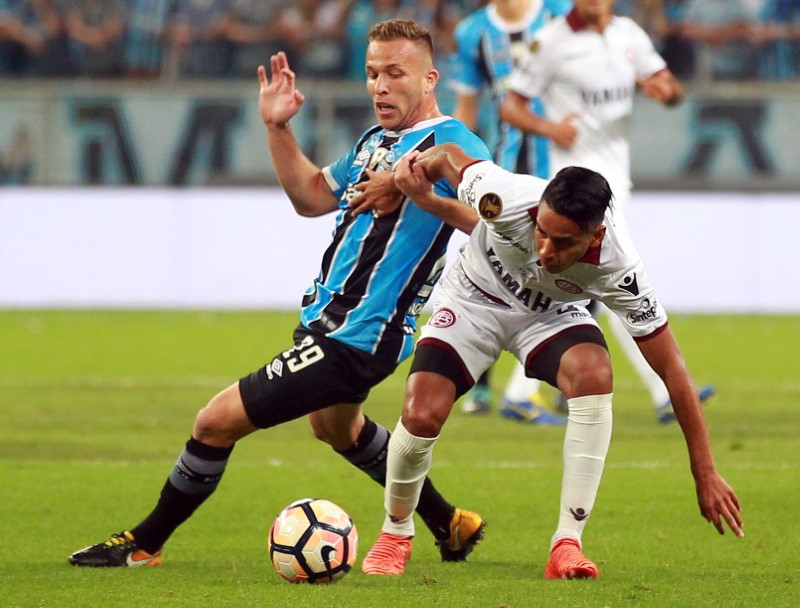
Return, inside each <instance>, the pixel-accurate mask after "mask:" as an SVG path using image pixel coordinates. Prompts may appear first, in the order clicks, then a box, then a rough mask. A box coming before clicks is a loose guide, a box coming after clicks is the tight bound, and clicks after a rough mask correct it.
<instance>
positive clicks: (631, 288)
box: [617, 272, 639, 296]
mask: <svg viewBox="0 0 800 608" xmlns="http://www.w3.org/2000/svg"><path fill="white" fill-rule="evenodd" d="M617 287H619V288H620V289H624V290H625V291H627V292H628V293H629V294H631V295H632V296H638V295H639V282H638V281H637V280H636V273H635V272H634V273H632V274H630V275H628V276H626V277H625V278H624V279H622V283H620V284H619V285H617Z"/></svg>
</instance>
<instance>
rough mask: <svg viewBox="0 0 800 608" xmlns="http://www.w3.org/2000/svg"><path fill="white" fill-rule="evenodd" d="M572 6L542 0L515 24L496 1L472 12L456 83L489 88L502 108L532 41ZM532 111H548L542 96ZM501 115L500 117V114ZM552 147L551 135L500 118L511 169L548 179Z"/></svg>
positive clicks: (505, 160)
mask: <svg viewBox="0 0 800 608" xmlns="http://www.w3.org/2000/svg"><path fill="white" fill-rule="evenodd" d="M571 8H572V2H571V0H536V1H534V2H532V3H531V8H530V10H529V11H528V14H527V15H526V16H525V18H524V19H523V20H522V21H520V22H518V23H514V24H509V23H507V22H505V21H504V20H503V19H502V18H501V17H500V16H499V15H498V14H497V8H496V7H495V6H494V5H491V4H490V5H489V6H486V7H484V8H482V9H479V10H477V11H475V12H474V13H471V14H470V15H469V16H467V17H466V18H465V19H463V20H462V21H461V22H460V23H459V24H458V26H457V27H456V31H455V38H456V45H457V50H456V52H455V53H454V57H453V71H454V75H453V78H452V81H451V85H452V87H453V88H454V89H455V90H456V91H457V92H459V93H466V94H473V95H477V94H480V92H481V90H483V89H484V88H487V89H488V90H490V91H491V94H492V98H493V99H494V102H495V106H496V108H499V107H500V104H501V103H502V101H503V98H504V97H505V94H506V87H507V82H508V78H509V76H511V72H512V71H513V69H514V67H515V65H516V64H517V63H518V61H519V59H520V58H521V57H522V56H523V55H524V54H525V53H526V51H527V49H528V47H529V46H530V45H531V44H532V42H533V36H534V34H535V33H536V32H537V31H538V30H539V29H540V28H541V27H542V26H543V25H545V24H546V23H548V22H549V21H550V20H552V19H553V17H557V16H560V15H565V14H567V13H568V12H569V10H570V9H571ZM531 110H532V111H533V112H535V113H536V114H539V115H544V110H543V108H542V104H541V101H540V100H539V99H533V100H531ZM495 114H496V115H495V119H496V120H498V121H499V115H497V113H496V112H495ZM548 149H549V142H548V141H547V139H546V138H544V137H532V136H529V135H525V134H524V133H522V132H521V131H520V130H519V129H516V128H514V127H511V126H509V125H508V124H506V123H500V124H499V136H498V141H497V146H496V148H495V154H494V160H495V162H496V163H497V164H498V165H500V166H501V167H503V168H504V169H507V170H509V171H514V172H517V173H528V174H530V175H533V176H535V177H541V178H543V179H547V178H549V177H550V167H549V155H548Z"/></svg>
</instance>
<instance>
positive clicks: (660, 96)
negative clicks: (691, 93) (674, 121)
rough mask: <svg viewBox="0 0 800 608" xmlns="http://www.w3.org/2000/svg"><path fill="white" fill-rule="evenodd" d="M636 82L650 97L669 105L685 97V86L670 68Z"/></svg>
mask: <svg viewBox="0 0 800 608" xmlns="http://www.w3.org/2000/svg"><path fill="white" fill-rule="evenodd" d="M636 84H637V85H638V86H639V88H640V89H641V91H642V93H644V94H645V95H647V96H648V97H649V98H650V99H653V100H655V101H657V102H659V103H663V104H664V105H667V106H674V105H677V104H678V103H680V102H681V100H682V99H683V86H682V85H681V83H680V82H679V81H678V79H677V78H675V76H674V75H673V74H672V73H671V72H670V71H669V70H662V71H660V72H657V73H656V74H653V75H652V76H650V78H639V79H637V80H636Z"/></svg>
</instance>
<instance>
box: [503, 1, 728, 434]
mask: <svg viewBox="0 0 800 608" xmlns="http://www.w3.org/2000/svg"><path fill="white" fill-rule="evenodd" d="M508 88H509V91H508V93H507V95H506V97H505V100H504V102H503V104H502V106H501V116H502V119H503V120H504V121H506V122H508V123H510V124H512V125H514V126H516V127H518V128H519V129H521V130H523V131H524V132H526V133H532V134H537V135H542V136H544V137H547V138H548V139H550V140H551V141H552V143H553V145H552V146H551V148H550V171H551V173H552V174H555V173H556V172H557V171H558V170H559V169H562V168H563V167H567V166H570V165H575V166H582V167H588V168H590V169H593V170H595V171H597V172H599V173H601V174H602V175H603V176H604V177H605V178H606V179H607V180H608V181H609V183H610V184H611V191H612V192H613V194H614V204H613V210H614V220H615V222H616V223H617V224H618V225H620V228H621V229H623V230H624V229H625V210H626V208H627V206H628V202H629V200H630V197H631V177H630V175H631V170H630V143H629V139H630V138H629V124H630V116H631V112H632V111H633V98H634V95H635V93H636V90H637V88H638V89H640V90H641V91H642V92H643V93H644V94H645V95H647V96H648V97H650V98H651V99H654V100H655V101H657V102H659V103H662V104H663V105H665V106H674V105H677V104H679V103H680V102H681V101H682V100H683V95H684V93H683V86H682V85H681V83H680V82H679V81H678V79H677V78H676V77H675V76H674V75H673V74H672V72H670V70H669V69H668V68H667V64H666V63H665V61H664V59H663V58H662V57H661V56H660V55H659V54H658V52H656V50H655V48H654V47H653V44H652V42H651V40H650V38H649V37H648V36H647V34H646V33H645V32H644V30H642V28H641V27H640V26H638V25H637V24H636V23H635V22H634V21H633V20H632V19H630V18H628V17H622V16H615V15H613V14H612V1H611V0H575V8H574V9H573V10H572V11H571V12H570V13H569V14H568V15H567V16H566V17H562V18H560V19H557V20H555V21H553V23H551V24H550V25H548V26H546V27H545V28H542V30H541V31H539V32H538V33H537V35H536V40H535V41H534V43H533V44H532V45H531V46H530V47H529V52H528V53H527V55H526V57H525V58H524V59H523V60H522V61H521V62H520V64H519V67H518V68H517V69H516V70H515V72H514V74H513V75H512V76H511V79H510V81H509V85H508ZM537 97H541V99H542V102H543V105H544V111H545V116H544V117H542V116H541V115H539V114H536V113H534V112H531V111H530V108H529V100H530V99H533V98H537ZM634 279H635V278H634ZM628 288H629V289H630V290H631V291H632V292H634V291H635V290H636V289H637V285H636V282H635V280H634V281H633V282H632V283H631V284H630V285H629V286H628ZM606 317H607V319H608V322H609V327H610V330H611V331H612V332H613V334H614V335H615V337H616V338H617V342H618V343H619V345H620V346H621V347H622V349H623V351H624V352H625V354H626V356H627V358H628V360H629V361H630V362H631V364H632V365H633V367H634V369H635V370H636V372H637V373H638V375H639V377H640V378H641V379H642V381H643V382H644V384H645V386H646V387H647V389H648V391H649V392H650V395H651V397H652V400H653V404H654V406H655V408H656V413H657V416H658V420H659V421H660V422H662V423H668V422H671V421H672V420H674V419H675V414H674V413H673V411H672V403H671V400H670V397H669V394H668V392H667V389H666V387H665V386H664V383H663V382H662V381H661V379H660V378H659V377H658V375H657V374H656V373H655V372H654V371H653V370H652V369H651V368H650V366H649V365H648V364H647V362H646V361H645V360H644V358H643V357H642V355H641V353H640V352H639V349H638V348H637V347H636V345H635V344H634V342H633V340H632V339H631V338H630V335H629V334H628V332H627V331H625V329H624V327H623V326H622V323H621V321H619V319H618V318H616V316H615V315H606ZM521 375H524V370H521V369H517V370H515V371H514V373H513V376H512V378H514V377H519V376H521ZM713 394H714V389H713V387H710V386H706V387H703V388H702V389H701V390H700V399H701V401H703V402H705V401H707V400H708V399H709V398H710V397H712V396H713Z"/></svg>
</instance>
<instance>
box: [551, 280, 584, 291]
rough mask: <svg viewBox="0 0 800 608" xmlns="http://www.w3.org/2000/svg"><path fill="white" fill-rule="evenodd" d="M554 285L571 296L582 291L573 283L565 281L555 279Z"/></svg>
mask: <svg viewBox="0 0 800 608" xmlns="http://www.w3.org/2000/svg"><path fill="white" fill-rule="evenodd" d="M555 283H556V287H558V288H559V289H561V290H562V291H566V292H567V293H571V294H572V295H578V294H579V293H581V292H582V291H583V289H582V288H581V287H580V286H579V285H576V284H575V283H573V282H571V281H567V280H565V279H556V281H555Z"/></svg>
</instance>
